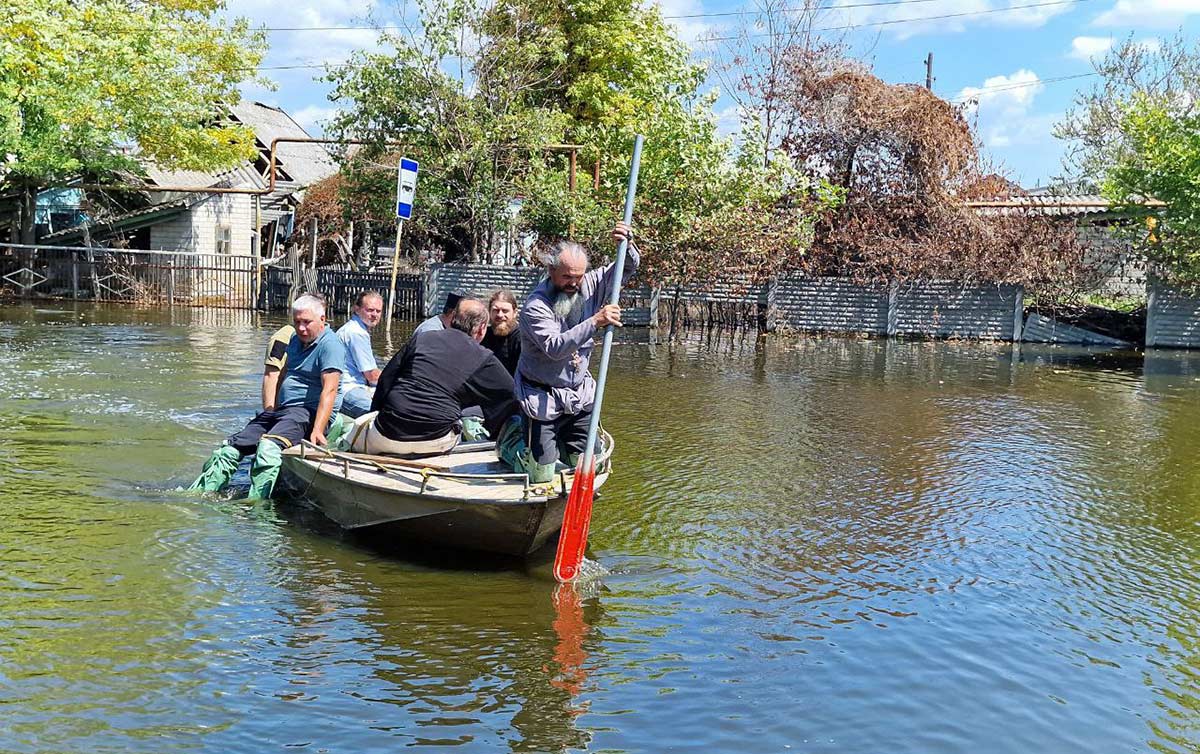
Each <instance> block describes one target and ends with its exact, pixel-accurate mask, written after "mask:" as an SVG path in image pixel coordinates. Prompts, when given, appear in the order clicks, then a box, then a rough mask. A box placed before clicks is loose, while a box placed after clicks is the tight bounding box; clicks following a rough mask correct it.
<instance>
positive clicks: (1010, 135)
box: [956, 68, 1059, 149]
mask: <svg viewBox="0 0 1200 754" xmlns="http://www.w3.org/2000/svg"><path fill="white" fill-rule="evenodd" d="M1043 89H1045V85H1043V84H1042V83H1041V79H1040V78H1039V77H1038V75H1037V74H1036V73H1034V72H1033V71H1030V70H1028V69H1025V68H1022V69H1021V70H1019V71H1016V72H1015V73H1011V74H1008V75H1001V76H992V77H991V78H988V79H985V80H984V82H983V84H982V86H978V87H974V86H968V87H965V88H963V90H962V91H961V92H959V94H958V97H957V98H956V99H957V101H959V102H963V103H964V106H965V107H966V109H967V112H968V115H971V116H973V117H974V119H975V121H976V123H977V126H978V130H979V134H980V138H981V139H982V140H983V143H984V144H985V145H986V146H987V147H989V148H991V149H1005V148H1009V147H1014V146H1021V145H1033V144H1039V143H1041V142H1043V141H1045V140H1046V139H1048V138H1050V129H1051V126H1053V124H1054V122H1055V121H1057V120H1058V118H1059V115H1058V114H1046V113H1040V114H1039V113H1033V112H1032V110H1033V104H1034V100H1035V99H1036V98H1037V95H1038V94H1040V93H1041V92H1042V90H1043Z"/></svg>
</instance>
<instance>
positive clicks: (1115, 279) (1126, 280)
mask: <svg viewBox="0 0 1200 754" xmlns="http://www.w3.org/2000/svg"><path fill="white" fill-rule="evenodd" d="M1075 232H1076V235H1077V236H1078V238H1079V241H1080V242H1081V243H1082V244H1083V246H1084V248H1085V250H1086V251H1085V256H1084V261H1085V263H1086V264H1087V266H1088V267H1089V268H1090V269H1092V270H1094V273H1093V278H1092V281H1093V282H1092V290H1093V291H1094V292H1095V293H1099V294H1101V295H1104V296H1114V297H1117V298H1130V297H1136V298H1140V297H1143V296H1145V295H1146V265H1145V263H1144V262H1143V261H1142V260H1140V259H1138V258H1137V257H1136V256H1135V255H1134V254H1132V253H1131V251H1130V248H1129V242H1128V241H1126V240H1124V239H1122V238H1121V237H1120V236H1119V235H1118V233H1117V232H1115V231H1114V229H1113V227H1112V226H1111V225H1108V224H1106V223H1089V222H1086V221H1081V222H1080V224H1079V225H1078V226H1076V231H1075Z"/></svg>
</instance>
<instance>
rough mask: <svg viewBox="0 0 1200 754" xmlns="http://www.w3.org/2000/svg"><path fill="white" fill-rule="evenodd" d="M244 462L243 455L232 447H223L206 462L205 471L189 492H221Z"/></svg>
mask: <svg viewBox="0 0 1200 754" xmlns="http://www.w3.org/2000/svg"><path fill="white" fill-rule="evenodd" d="M241 460H242V455H241V453H238V452H237V449H236V448H234V447H233V446H231V445H222V446H221V447H219V448H217V449H216V450H214V451H213V454H212V455H211V456H209V457H208V460H207V461H205V462H204V469H203V470H202V471H201V472H200V476H199V477H197V478H196V481H194V482H192V486H191V487H188V489H189V490H194V491H197V492H220V491H221V490H222V489H224V488H225V485H227V484H229V480H230V479H232V478H233V472H235V471H237V467H238V463H239V462H240V461H241Z"/></svg>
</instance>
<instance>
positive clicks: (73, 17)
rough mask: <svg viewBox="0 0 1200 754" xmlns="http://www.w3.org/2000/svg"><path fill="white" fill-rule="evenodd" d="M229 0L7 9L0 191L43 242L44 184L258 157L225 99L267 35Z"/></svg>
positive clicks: (28, 233) (0, 61)
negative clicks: (39, 230) (15, 198)
mask: <svg viewBox="0 0 1200 754" xmlns="http://www.w3.org/2000/svg"><path fill="white" fill-rule="evenodd" d="M222 9H223V3H222V2H221V0H89V2H86V3H80V2H75V1H73V0H22V1H21V2H19V3H7V4H6V5H5V8H4V10H2V11H0V155H2V156H3V161H2V162H0V188H5V189H9V190H12V189H16V190H18V191H19V192H20V194H21V196H22V232H21V237H22V241H25V242H31V241H32V240H33V227H32V222H33V217H32V215H33V208H34V202H35V201H36V195H37V191H38V189H39V188H40V187H43V186H46V185H49V184H52V183H56V182H62V181H66V180H69V179H72V178H76V177H79V176H80V175H90V176H101V177H103V176H106V175H111V174H113V173H117V172H122V171H132V172H138V171H139V170H140V165H142V164H143V161H146V160H149V161H153V162H154V163H157V164H158V165H161V166H163V167H166V168H181V169H193V170H209V169H214V168H218V167H222V166H225V165H230V164H233V163H236V162H237V161H239V160H241V159H244V158H247V157H249V156H251V155H253V153H254V136H253V134H252V133H251V132H250V131H249V130H248V129H246V128H243V127H241V126H237V125H234V124H232V123H228V122H223V121H222V120H221V119H220V117H219V113H220V111H221V110H220V108H221V105H222V103H228V102H236V101H237V99H238V91H237V86H238V84H239V83H240V82H242V81H244V80H246V79H247V78H249V77H251V76H252V75H253V71H254V69H255V67H256V66H257V65H258V64H259V62H260V61H261V59H262V56H263V51H264V50H265V45H266V42H265V37H264V35H263V33H262V32H257V31H252V30H251V29H250V27H249V25H248V24H247V22H246V21H244V20H237V21H232V22H226V21H223V20H222V19H221V18H220V17H219V16H218V14H219V12H220V11H221V10H222Z"/></svg>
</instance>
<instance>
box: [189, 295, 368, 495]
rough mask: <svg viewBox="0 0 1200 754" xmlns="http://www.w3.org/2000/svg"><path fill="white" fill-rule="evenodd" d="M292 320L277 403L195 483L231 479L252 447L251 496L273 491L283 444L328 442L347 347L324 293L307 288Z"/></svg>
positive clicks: (211, 486)
mask: <svg viewBox="0 0 1200 754" xmlns="http://www.w3.org/2000/svg"><path fill="white" fill-rule="evenodd" d="M292 325H293V326H294V327H295V328H296V334H295V335H294V336H292V339H291V340H290V341H288V345H287V372H286V373H285V375H284V378H283V380H282V382H281V383H280V386H279V395H278V398H277V400H276V405H275V406H274V408H271V409H267V410H264V411H262V412H260V413H259V414H258V415H257V416H255V417H254V418H253V419H251V420H250V423H249V424H247V425H246V426H245V427H244V428H243V429H242V431H240V432H238V433H236V434H233V435H230V436H229V437H228V438H227V439H226V440H225V444H224V445H222V446H221V447H219V448H217V450H216V451H215V452H214V453H213V454H212V456H211V457H210V458H209V459H208V462H207V463H205V464H204V470H203V471H202V472H201V474H200V478H198V479H197V480H196V481H195V482H194V483H193V484H192V487H191V488H192V489H194V490H204V491H206V492H217V491H219V490H220V489H222V488H223V487H224V486H225V485H226V484H228V483H229V479H230V478H231V477H232V476H233V472H234V471H236V470H237V466H238V463H239V462H240V461H241V459H242V458H243V457H244V456H247V455H250V454H251V453H253V454H254V461H253V463H252V464H251V466H250V497H258V498H266V497H270V496H271V490H272V489H273V488H274V486H275V480H276V478H278V476H279V466H280V464H281V463H282V461H283V457H282V455H281V449H282V448H290V447H292V446H293V445H295V444H297V443H299V442H301V441H302V440H304V439H308V440H309V441H311V442H313V443H315V444H317V445H325V444H326V440H325V429H326V428H327V427H328V426H329V420H330V419H331V418H332V417H333V411H334V407H335V404H336V403H337V396H338V384H339V383H340V382H341V376H342V370H343V369H344V368H345V366H346V347H345V346H344V345H342V341H340V340H338V337H337V336H336V335H335V334H334V333H333V331H332V330H330V329H329V328H327V327H326V326H325V302H324V300H323V299H322V298H320V297H319V296H316V295H313V294H305V295H303V296H301V297H300V298H298V299H296V303H294V304H293V305H292Z"/></svg>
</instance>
